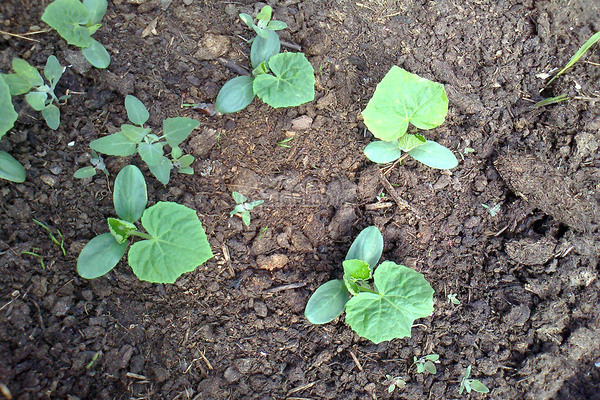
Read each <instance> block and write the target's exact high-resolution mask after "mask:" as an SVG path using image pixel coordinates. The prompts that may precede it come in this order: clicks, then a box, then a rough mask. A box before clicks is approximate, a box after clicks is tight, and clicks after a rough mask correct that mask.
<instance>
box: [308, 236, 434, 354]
mask: <svg viewBox="0 0 600 400" xmlns="http://www.w3.org/2000/svg"><path fill="white" fill-rule="evenodd" d="M382 251H383V237H382V235H381V232H379V230H378V229H377V228H376V227H374V226H370V227H368V228H365V229H364V230H363V231H362V232H361V233H360V234H359V235H358V236H357V237H356V239H355V240H354V242H353V243H352V246H350V250H348V254H347V255H346V260H345V261H344V262H343V267H344V276H343V279H336V280H332V281H329V282H327V283H324V284H323V285H321V286H320V287H319V288H318V289H317V290H316V291H315V292H314V293H313V295H312V296H311V297H310V299H309V300H308V303H307V304H306V309H305V311H304V314H305V316H306V318H307V319H308V320H309V321H310V322H311V323H313V324H325V323H328V322H330V321H333V320H334V319H335V318H337V317H338V316H339V315H340V314H341V313H342V312H343V311H344V309H345V310H346V323H347V324H348V325H350V327H351V328H352V329H353V330H354V331H355V332H356V333H357V334H358V335H359V336H361V337H364V338H366V339H369V340H371V341H372V342H374V343H381V342H384V341H386V340H392V339H394V338H403V337H410V336H411V327H412V324H413V322H414V320H415V319H417V318H424V317H427V316H429V315H431V313H432V312H433V289H432V288H431V286H430V285H429V283H428V282H427V281H426V280H425V277H424V276H423V274H420V273H418V272H416V271H414V270H412V269H410V268H407V267H405V266H403V265H398V264H396V263H394V262H391V261H384V262H382V263H381V264H380V265H379V266H378V267H377V268H375V265H377V262H378V261H379V258H380V257H381V253H382ZM374 269H375V272H374V273H373V270H374ZM371 281H372V284H371ZM349 296H352V298H350V299H349Z"/></svg>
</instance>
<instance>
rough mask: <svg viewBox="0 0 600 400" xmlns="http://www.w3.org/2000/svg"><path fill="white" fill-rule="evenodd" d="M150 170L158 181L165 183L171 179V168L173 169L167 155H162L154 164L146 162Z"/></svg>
mask: <svg viewBox="0 0 600 400" xmlns="http://www.w3.org/2000/svg"><path fill="white" fill-rule="evenodd" d="M148 168H149V169H150V172H152V174H153V175H154V176H155V177H156V179H158V181H159V182H160V183H162V184H163V185H166V184H167V183H169V180H170V179H171V170H172V169H173V163H172V162H171V160H169V159H168V158H167V157H165V156H162V157H160V159H159V160H158V162H157V163H156V164H152V165H150V164H148Z"/></svg>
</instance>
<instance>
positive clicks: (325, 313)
mask: <svg viewBox="0 0 600 400" xmlns="http://www.w3.org/2000/svg"><path fill="white" fill-rule="evenodd" d="M347 301H348V290H346V286H345V285H344V282H343V281H342V280H339V279H336V280H333V281H329V282H327V283H324V284H322V285H321V286H319V288H318V289H317V290H316V291H315V292H314V293H313V295H312V296H310V299H309V300H308V303H307V304H306V309H305V310H304V315H305V316H306V319H308V320H309V321H310V322H311V323H313V324H326V323H328V322H331V321H333V320H334V319H336V318H337V317H338V316H339V315H340V314H341V313H342V312H343V311H344V305H345V304H346V302H347Z"/></svg>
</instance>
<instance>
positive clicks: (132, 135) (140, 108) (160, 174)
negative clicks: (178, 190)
mask: <svg viewBox="0 0 600 400" xmlns="http://www.w3.org/2000/svg"><path fill="white" fill-rule="evenodd" d="M125 110H126V111H127V118H128V119H129V121H130V122H132V123H133V124H135V125H131V124H123V125H121V130H120V131H119V132H116V133H113V134H111V135H108V136H104V137H102V138H100V139H96V140H94V141H92V142H91V143H90V147H91V148H92V149H93V150H95V151H97V152H98V153H102V154H108V155H110V156H123V157H125V156H131V155H133V154H135V153H139V155H140V157H141V158H142V160H143V161H144V162H145V163H146V165H148V168H149V169H150V172H152V174H153V175H154V176H155V177H156V179H158V180H159V181H160V183H162V184H163V185H166V184H167V183H169V180H170V179H171V170H172V169H173V168H176V169H177V171H178V172H179V173H182V174H188V175H191V174H193V173H194V170H193V169H192V167H191V165H192V163H193V162H194V157H193V156H192V155H190V154H185V155H184V154H183V152H182V151H181V149H180V148H179V145H180V144H181V142H183V141H184V140H185V139H186V138H187V137H188V136H189V135H190V134H191V133H192V131H193V130H194V129H196V128H197V127H198V126H199V125H200V122H198V121H196V120H194V119H191V118H186V117H176V118H167V119H165V120H164V121H163V130H162V136H158V135H155V134H153V133H151V132H152V129H150V128H145V127H144V124H145V123H146V122H147V121H148V119H149V118H150V113H148V110H147V109H146V106H144V104H143V103H142V102H141V101H139V100H138V99H137V97H134V96H127V97H125ZM166 144H168V145H169V146H170V147H171V158H168V157H166V156H165V155H164V152H165V150H164V146H165V145H166Z"/></svg>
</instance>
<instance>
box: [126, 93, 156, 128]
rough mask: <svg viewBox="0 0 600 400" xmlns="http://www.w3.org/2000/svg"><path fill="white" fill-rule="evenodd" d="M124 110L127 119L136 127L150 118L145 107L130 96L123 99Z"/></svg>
mask: <svg viewBox="0 0 600 400" xmlns="http://www.w3.org/2000/svg"><path fill="white" fill-rule="evenodd" d="M125 110H127V118H129V120H130V121H131V122H133V123H134V124H136V125H144V124H145V123H146V121H148V118H150V113H148V110H147V109H146V106H144V104H143V103H142V102H141V101H139V100H138V98H137V97H135V96H132V95H127V96H126V97H125Z"/></svg>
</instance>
